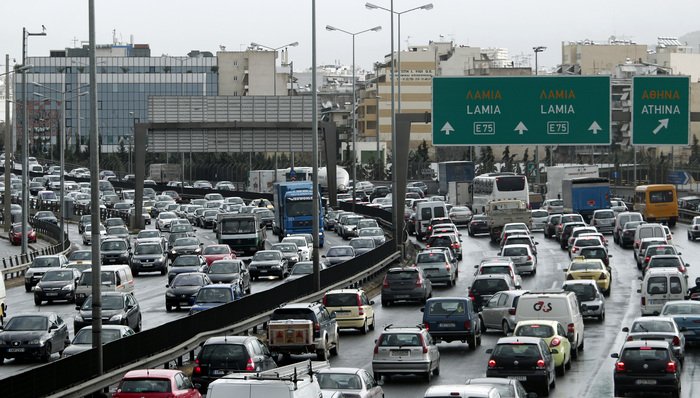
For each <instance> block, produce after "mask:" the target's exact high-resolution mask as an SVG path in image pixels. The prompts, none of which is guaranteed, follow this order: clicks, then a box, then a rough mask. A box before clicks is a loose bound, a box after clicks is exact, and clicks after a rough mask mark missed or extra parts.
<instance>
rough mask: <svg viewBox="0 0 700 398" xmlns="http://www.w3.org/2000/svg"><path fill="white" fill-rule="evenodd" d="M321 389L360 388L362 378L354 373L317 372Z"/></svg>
mask: <svg viewBox="0 0 700 398" xmlns="http://www.w3.org/2000/svg"><path fill="white" fill-rule="evenodd" d="M316 377H317V378H318V384H319V385H320V386H321V389H322V390H361V389H362V380H361V379H360V376H358V375H356V374H354V373H352V374H351V373H317V374H316Z"/></svg>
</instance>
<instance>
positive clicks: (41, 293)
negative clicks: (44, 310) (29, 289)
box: [34, 268, 80, 305]
mask: <svg viewBox="0 0 700 398" xmlns="http://www.w3.org/2000/svg"><path fill="white" fill-rule="evenodd" d="M78 279H80V271H78V270H77V269H75V268H48V269H47V270H46V272H45V273H44V276H43V277H42V278H41V280H40V281H39V283H37V285H36V286H34V304H35V305H41V303H42V302H43V301H48V302H49V304H50V303H52V302H54V301H56V300H65V301H67V302H69V303H73V302H75V286H76V284H77V283H78Z"/></svg>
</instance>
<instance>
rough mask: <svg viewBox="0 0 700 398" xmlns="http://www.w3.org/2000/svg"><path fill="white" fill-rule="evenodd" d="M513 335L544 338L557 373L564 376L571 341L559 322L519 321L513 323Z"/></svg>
mask: <svg viewBox="0 0 700 398" xmlns="http://www.w3.org/2000/svg"><path fill="white" fill-rule="evenodd" d="M513 336H518V337H520V336H529V337H538V338H541V339H544V341H545V343H547V346H548V347H549V351H550V352H551V353H552V357H553V358H554V366H555V367H556V371H557V375H558V376H564V374H565V373H566V371H567V370H569V369H570V368H571V343H570V342H569V339H568V338H567V337H566V330H564V327H563V326H562V325H561V323H559V322H557V321H553V320H530V321H520V322H518V323H517V324H516V325H515V330H513Z"/></svg>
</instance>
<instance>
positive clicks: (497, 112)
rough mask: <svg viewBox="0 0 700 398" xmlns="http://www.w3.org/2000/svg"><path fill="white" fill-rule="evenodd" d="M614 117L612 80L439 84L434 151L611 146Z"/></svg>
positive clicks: (446, 80) (445, 80)
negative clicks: (475, 147)
mask: <svg viewBox="0 0 700 398" xmlns="http://www.w3.org/2000/svg"><path fill="white" fill-rule="evenodd" d="M610 114H611V113H610V78H609V77H608V76H537V77H535V76H532V77H530V76H509V77H434V78H433V145H498V144H503V145H517V144H545V145H591V144H595V145H598V144H601V145H607V144H610Z"/></svg>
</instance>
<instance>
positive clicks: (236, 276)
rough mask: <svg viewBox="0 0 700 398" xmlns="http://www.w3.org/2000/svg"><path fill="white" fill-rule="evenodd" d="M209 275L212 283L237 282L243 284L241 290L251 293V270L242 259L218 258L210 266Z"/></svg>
mask: <svg viewBox="0 0 700 398" xmlns="http://www.w3.org/2000/svg"><path fill="white" fill-rule="evenodd" d="M207 275H209V279H211V281H212V283H236V281H238V284H239V285H241V291H243V292H244V293H245V294H250V290H251V289H250V272H248V266H247V265H245V263H244V262H243V261H241V260H236V259H233V260H216V261H214V262H213V263H211V265H210V266H209V269H208V270H207Z"/></svg>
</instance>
